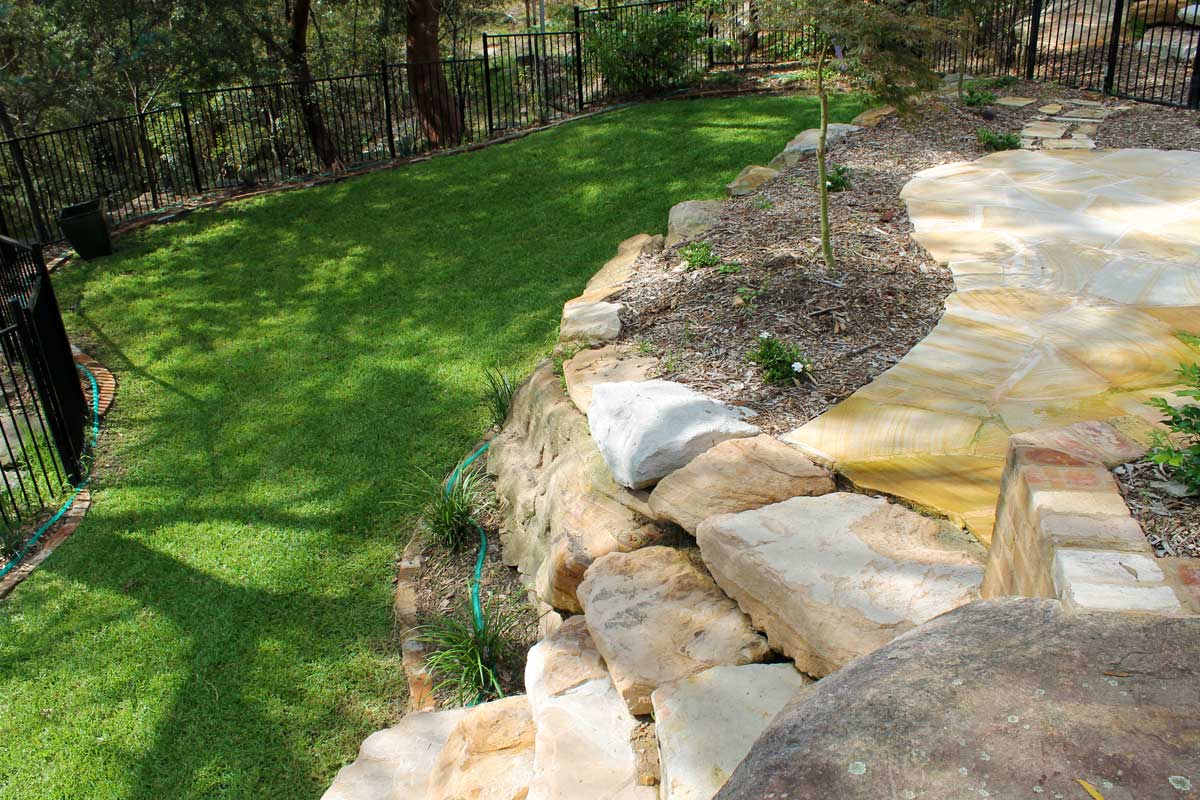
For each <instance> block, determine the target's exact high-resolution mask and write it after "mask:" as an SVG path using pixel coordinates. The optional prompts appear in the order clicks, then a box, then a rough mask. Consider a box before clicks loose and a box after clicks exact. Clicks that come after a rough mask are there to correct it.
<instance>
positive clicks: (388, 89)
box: [379, 58, 396, 159]
mask: <svg viewBox="0 0 1200 800" xmlns="http://www.w3.org/2000/svg"><path fill="white" fill-rule="evenodd" d="M379 75H380V80H381V81H382V84H383V116H384V120H385V122H386V124H387V140H388V153H389V154H391V157H392V158H393V159H395V157H396V133H395V123H394V122H393V121H392V85H391V83H390V82H389V81H388V65H387V59H386V58H381V59H379Z"/></svg>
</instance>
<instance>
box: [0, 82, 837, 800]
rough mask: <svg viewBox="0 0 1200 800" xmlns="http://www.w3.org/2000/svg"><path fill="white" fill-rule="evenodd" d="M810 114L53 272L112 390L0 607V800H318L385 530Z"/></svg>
mask: <svg viewBox="0 0 1200 800" xmlns="http://www.w3.org/2000/svg"><path fill="white" fill-rule="evenodd" d="M836 108H837V111H838V118H839V119H847V118H849V117H851V116H853V115H854V114H855V113H857V111H859V110H861V108H860V104H859V103H858V102H857V101H856V100H853V99H850V98H839V100H838V103H837V104H836ZM814 109H815V103H814V102H813V101H811V100H807V99H803V100H802V99H796V98H782V97H750V98H741V99H727V100H715V101H690V102H671V103H655V104H649V105H645V106H641V107H637V108H631V109H627V110H622V111H619V112H614V113H612V114H609V115H604V116H601V117H597V118H593V119H589V120H583V121H579V122H576V123H573V124H570V125H565V126H562V127H559V128H556V129H554V130H551V131H548V132H544V133H540V134H537V135H535V136H531V137H528V138H526V139H523V140H521V141H518V142H515V143H511V144H506V145H502V146H497V147H493V148H489V149H486V150H482V151H478V152H474V153H469V154H464V155H457V156H453V157H450V158H439V159H432V160H430V161H426V162H423V163H417V164H413V165H410V166H407V167H403V168H399V169H395V170H390V171H386V172H380V173H375V174H372V175H368V176H363V177H358V178H354V179H351V180H347V181H344V182H341V183H337V184H332V185H328V186H323V187H317V188H312V189H305V190H300V191H293V192H286V193H281V194H276V195H269V196H264V197H260V198H257V199H254V200H249V201H245V202H241V203H236V204H231V205H228V206H225V207H223V208H220V209H217V210H212V211H207V212H200V213H197V214H195V215H193V216H192V217H190V218H188V219H186V220H184V221H182V222H179V223H175V224H172V225H169V226H162V227H155V228H151V229H149V230H147V231H145V232H144V233H143V234H141V235H139V236H138V237H137V238H135V239H125V240H123V241H121V242H120V246H121V252H120V253H119V254H118V255H117V256H115V257H113V258H108V259H101V260H99V261H95V262H90V263H86V264H85V263H73V264H71V265H70V266H69V267H68V268H67V270H66V271H65V272H64V273H63V274H62V275H60V276H57V278H56V280H57V286H58V290H59V296H60V298H61V299H62V304H63V306H64V309H65V310H66V317H67V324H68V327H69V328H70V330H71V332H72V335H73V336H74V338H75V339H76V340H77V341H78V342H79V343H80V344H81V345H82V346H83V347H84V348H85V349H86V350H87V351H89V352H90V353H92V354H93V355H95V356H96V357H97V358H99V359H100V360H101V361H102V362H104V363H105V364H106V365H107V366H109V367H110V368H111V369H112V370H113V371H114V373H116V375H117V377H118V380H119V382H120V384H119V389H118V392H117V400H116V405H115V406H114V408H113V410H112V412H111V414H110V416H109V418H108V420H107V422H106V427H105V430H104V433H103V436H102V452H101V454H100V458H99V462H100V464H101V469H100V470H99V473H98V476H97V482H96V490H95V500H94V504H93V507H92V510H91V512H90V513H89V515H88V517H87V519H86V520H85V521H84V523H83V525H82V526H81V527H80V529H79V531H78V532H77V533H76V534H75V536H74V537H73V538H72V539H71V541H70V542H68V543H67V544H66V545H65V546H64V547H62V548H60V549H59V550H58V551H57V552H55V554H54V555H53V557H52V558H51V559H50V560H48V561H47V562H46V563H45V564H44V565H42V567H41V568H39V570H38V572H37V573H36V574H35V575H34V576H33V577H32V579H30V580H28V581H26V583H25V584H24V585H23V586H22V587H21V588H20V589H19V590H18V591H17V592H16V594H15V595H14V596H13V598H12V599H11V600H9V601H8V602H6V603H3V604H0V741H3V742H4V743H5V744H4V747H3V748H2V749H0V796H4V797H10V796H11V797H17V796H19V797H21V798H31V799H32V798H48V797H63V796H70V797H81V796H87V797H89V798H93V797H94V798H144V799H145V800H151V799H153V800H159V798H164V797H171V798H215V797H222V798H232V797H254V798H261V797H271V798H293V797H294V798H301V797H304V798H312V797H316V796H318V795H319V794H320V792H321V791H322V790H323V788H324V787H325V786H326V785H327V784H328V782H329V781H330V780H331V779H332V776H333V774H334V772H335V771H336V769H337V767H338V766H340V765H341V764H342V763H344V762H345V761H347V760H349V759H350V758H351V757H352V756H353V754H354V751H355V749H356V748H357V746H358V743H359V742H360V741H361V740H362V739H363V738H364V737H365V735H366V734H367V733H369V732H370V731H372V730H374V729H376V728H379V727H382V726H384V725H386V724H388V723H389V722H390V721H393V720H394V719H396V717H397V715H398V713H399V710H400V709H401V708H402V707H403V705H402V704H403V692H404V687H403V679H402V676H401V671H400V668H399V656H398V652H397V648H396V646H395V643H394V642H392V641H391V638H390V637H391V634H392V631H391V604H390V601H391V598H390V590H391V578H392V572H393V559H394V557H395V554H396V552H397V550H398V548H399V547H400V546H402V545H403V543H404V539H405V537H406V535H407V533H406V525H405V519H404V513H403V511H402V509H401V508H400V507H399V506H397V505H395V504H392V503H389V502H388V501H391V500H394V499H396V498H397V496H398V495H399V494H400V493H401V490H402V485H403V482H404V481H406V480H410V479H412V478H413V477H414V470H416V469H424V470H427V471H429V472H432V473H439V474H440V473H442V472H445V471H447V470H448V469H449V468H450V467H451V466H452V465H453V463H454V462H455V460H456V459H457V458H459V457H460V456H461V455H462V454H463V453H464V452H465V450H466V449H467V448H468V447H469V446H470V444H471V443H472V442H474V441H476V440H477V439H478V438H479V437H480V435H481V434H482V433H483V432H484V429H485V415H484V413H483V410H482V409H481V408H480V406H479V400H480V397H481V386H482V370H483V369H484V368H485V367H487V366H490V365H500V366H502V367H504V368H506V369H508V370H510V371H512V372H513V373H515V374H517V375H524V374H526V373H528V371H529V370H530V369H531V368H532V366H533V365H534V364H535V363H536V361H537V360H538V359H539V358H541V357H543V356H545V355H546V353H547V352H548V351H549V347H550V345H551V343H552V341H553V336H554V332H555V330H556V326H557V323H558V318H559V314H560V312H561V306H562V303H563V301H565V300H566V299H567V298H569V297H571V296H573V295H575V294H577V293H578V291H579V290H580V289H581V288H582V287H583V285H584V283H585V282H586V281H587V279H588V278H589V277H590V276H591V275H592V273H593V272H595V271H596V270H597V269H598V268H599V267H600V265H601V264H602V263H603V262H604V261H605V260H606V259H607V258H608V257H609V256H611V255H612V253H613V252H614V251H615V248H616V245H617V244H618V242H620V241H621V240H622V239H624V238H626V237H628V236H630V235H632V234H634V233H637V232H639V231H643V230H649V231H662V230H663V229H664V228H665V224H666V215H667V211H668V209H669V208H670V206H671V205H672V204H674V203H676V202H678V201H680V200H684V199H688V198H691V197H714V196H719V195H720V193H721V191H722V187H723V185H724V184H725V183H726V182H727V181H729V180H730V179H732V178H733V177H734V175H736V174H737V172H738V171H739V170H740V169H741V167H743V166H744V165H746V164H748V163H753V162H759V163H762V162H765V161H766V160H768V159H770V158H771V156H773V155H774V154H775V153H777V152H778V151H779V150H780V149H782V147H783V145H784V144H785V143H786V142H787V140H788V139H789V138H790V137H791V136H793V135H794V134H795V133H796V132H797V131H799V130H800V129H802V128H805V127H810V126H811V125H812V124H815V122H816V116H815V113H814ZM83 787H86V788H83Z"/></svg>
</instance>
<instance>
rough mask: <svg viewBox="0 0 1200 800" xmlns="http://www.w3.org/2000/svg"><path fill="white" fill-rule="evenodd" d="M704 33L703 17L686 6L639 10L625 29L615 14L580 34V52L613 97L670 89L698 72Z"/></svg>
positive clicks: (705, 31)
mask: <svg viewBox="0 0 1200 800" xmlns="http://www.w3.org/2000/svg"><path fill="white" fill-rule="evenodd" d="M706 33H707V30H706V27H705V23H704V16H703V14H701V13H699V12H697V11H691V10H670V9H668V10H664V11H659V12H657V13H652V14H639V15H638V17H637V24H636V25H635V26H634V27H631V28H626V27H625V26H624V24H623V23H622V22H621V21H619V20H616V19H610V20H601V21H599V22H597V23H596V24H595V26H594V27H592V28H591V29H590V30H589V31H588V34H587V36H586V37H585V39H584V42H585V45H584V47H585V54H586V57H587V58H588V60H589V61H591V62H592V63H595V64H596V66H597V67H598V68H599V70H600V74H601V75H603V76H604V82H605V83H606V84H607V85H608V88H609V90H610V91H611V92H613V94H615V95H618V96H627V95H640V94H653V93H657V92H662V91H664V90H667V89H674V88H676V87H677V86H680V85H682V84H684V83H686V82H687V81H688V80H690V79H691V78H692V77H693V76H694V75H695V74H696V73H697V72H698V71H699V67H698V64H697V59H696V57H697V56H698V55H700V54H701V53H702V52H703V47H704V43H703V41H702V40H703V39H704V37H705V34H706Z"/></svg>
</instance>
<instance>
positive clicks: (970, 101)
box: [963, 89, 998, 107]
mask: <svg viewBox="0 0 1200 800" xmlns="http://www.w3.org/2000/svg"><path fill="white" fill-rule="evenodd" d="M997 99H998V98H997V97H996V94H995V93H994V92H989V91H987V90H986V89H968V90H967V91H966V92H965V93H964V94H963V105H966V106H972V107H974V106H986V105H990V104H992V103H994V102H996V100H997Z"/></svg>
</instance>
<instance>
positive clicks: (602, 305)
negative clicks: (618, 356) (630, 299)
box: [558, 299, 621, 345]
mask: <svg viewBox="0 0 1200 800" xmlns="http://www.w3.org/2000/svg"><path fill="white" fill-rule="evenodd" d="M620 334H621V304H620V303H609V302H608V301H606V300H588V299H576V300H572V301H570V302H568V303H567V304H566V305H564V306H563V313H562V320H561V321H560V322H559V325H558V339H559V341H560V342H563V343H566V344H582V345H592V344H600V343H602V342H610V341H612V340H613V339H616V338H617V337H618V336H619V335H620Z"/></svg>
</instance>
